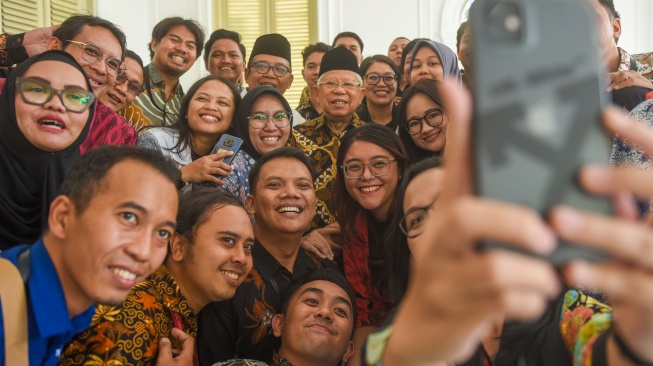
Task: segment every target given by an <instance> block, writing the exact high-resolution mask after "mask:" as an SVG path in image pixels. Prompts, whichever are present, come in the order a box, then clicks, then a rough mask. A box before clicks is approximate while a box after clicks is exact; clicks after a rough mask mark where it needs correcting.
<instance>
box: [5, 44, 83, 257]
mask: <svg viewBox="0 0 653 366" xmlns="http://www.w3.org/2000/svg"><path fill="white" fill-rule="evenodd" d="M42 61H58V62H64V63H66V64H69V65H71V66H73V67H75V68H76V69H77V70H79V72H80V73H82V75H84V79H85V80H86V86H87V88H88V90H93V89H91V85H90V83H89V82H88V79H87V78H86V74H85V73H84V70H83V69H82V68H81V66H79V64H77V62H76V61H75V59H74V58H73V57H72V56H71V55H69V54H68V53H66V52H63V51H47V52H44V53H41V54H38V55H36V56H33V57H31V58H29V59H27V60H26V61H24V62H22V63H20V64H19V65H18V66H17V67H16V68H15V69H14V70H13V71H12V73H11V75H10V76H9V78H7V81H6V82H5V85H4V86H3V88H2V94H0V249H2V250H5V249H8V248H11V247H13V246H16V245H19V244H31V243H33V242H34V241H36V239H38V238H39V236H40V235H41V233H42V230H43V228H45V227H46V225H47V218H48V212H49V207H50V203H51V202H52V201H53V200H54V198H55V197H56V196H57V193H58V191H59V188H60V187H61V183H62V182H63V178H64V175H65V173H66V171H67V170H68V168H69V167H70V165H71V164H72V162H73V161H74V160H75V159H76V158H77V157H79V146H80V145H81V143H82V142H83V141H84V140H85V139H86V135H87V134H88V130H89V126H90V124H91V123H90V122H91V119H92V118H93V111H94V105H92V106H91V107H90V108H89V114H88V119H87V120H86V124H85V125H84V128H83V129H82V132H81V133H80V135H79V136H78V137H77V139H76V140H75V141H74V142H73V143H72V144H71V145H70V146H68V147H66V148H65V149H63V150H61V151H56V152H47V151H43V150H41V149H39V148H37V147H36V146H34V145H32V144H31V143H30V142H29V140H27V138H26V137H25V136H24V135H23V133H22V132H21V130H20V128H19V127H18V121H17V118H16V106H15V100H16V79H17V78H18V77H19V76H22V75H23V74H25V72H26V71H27V69H28V68H29V67H30V66H32V65H34V64H35V63H37V62H42ZM53 98H57V96H53Z"/></svg>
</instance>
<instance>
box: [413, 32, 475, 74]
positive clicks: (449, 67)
mask: <svg viewBox="0 0 653 366" xmlns="http://www.w3.org/2000/svg"><path fill="white" fill-rule="evenodd" d="M422 47H429V48H431V49H432V50H433V51H434V52H435V54H436V55H438V57H439V58H440V62H441V63H442V69H443V70H444V77H450V78H456V79H457V80H458V81H461V80H462V76H461V75H460V69H459V68H458V56H456V53H455V52H453V51H452V50H451V48H449V47H447V46H446V45H444V44H442V43H440V42H436V41H430V40H421V41H419V42H417V44H416V45H415V48H413V53H412V54H411V57H410V59H411V62H410V69H409V70H410V71H409V75H410V73H412V72H413V61H412V60H414V59H415V54H417V51H419V50H420V49H421V48H422Z"/></svg>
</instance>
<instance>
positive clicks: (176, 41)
mask: <svg viewBox="0 0 653 366" xmlns="http://www.w3.org/2000/svg"><path fill="white" fill-rule="evenodd" d="M170 41H171V42H172V43H179V42H180V41H181V40H180V39H179V38H177V37H170Z"/></svg>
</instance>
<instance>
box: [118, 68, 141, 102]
mask: <svg viewBox="0 0 653 366" xmlns="http://www.w3.org/2000/svg"><path fill="white" fill-rule="evenodd" d="M125 81H129V82H128V83H127V91H128V92H129V94H131V95H133V96H135V97H137V96H139V95H140V94H141V93H142V92H143V89H144V88H143V85H142V84H139V83H137V82H135V81H131V80H129V79H127V76H125V73H122V74H120V75H118V76H116V85H120V84H122V83H124V82H125Z"/></svg>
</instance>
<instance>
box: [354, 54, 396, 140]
mask: <svg viewBox="0 0 653 366" xmlns="http://www.w3.org/2000/svg"><path fill="white" fill-rule="evenodd" d="M360 75H361V77H362V78H363V87H364V88H365V99H364V100H363V103H361V107H360V108H359V110H358V111H356V113H357V114H358V117H359V118H360V119H361V121H365V122H370V123H378V124H380V125H384V126H387V127H389V128H390V129H392V130H393V131H395V130H396V129H397V126H398V125H399V109H398V108H397V106H395V104H394V98H395V95H396V94H397V82H398V80H399V68H398V67H397V65H395V63H394V62H393V61H392V60H391V59H390V58H388V57H387V56H383V55H374V56H370V57H367V58H366V59H365V60H363V62H362V63H361V65H360Z"/></svg>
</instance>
